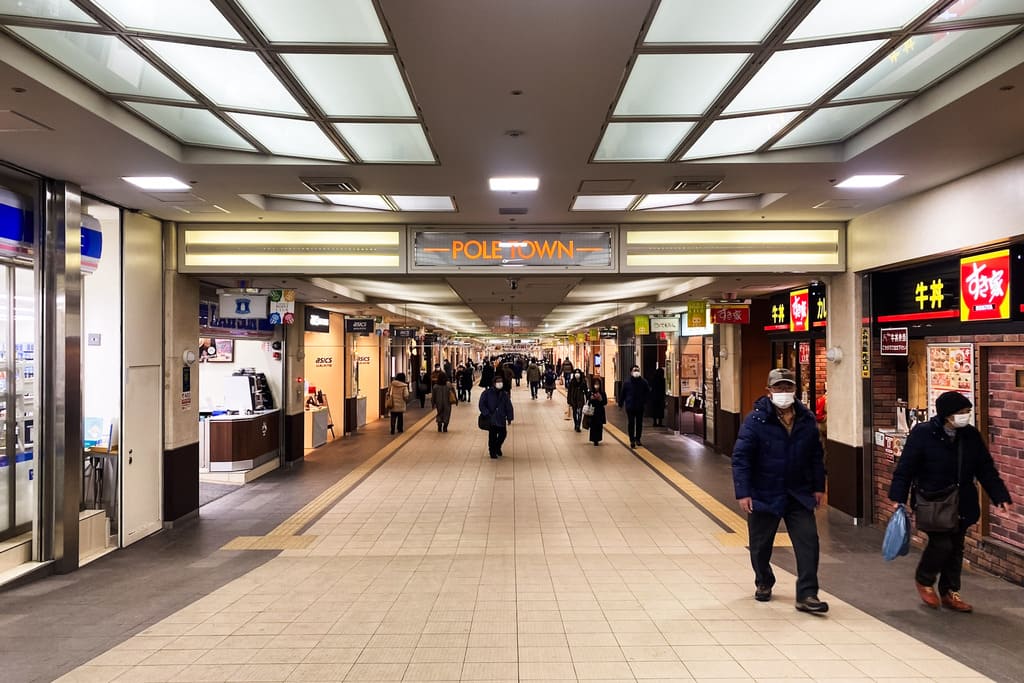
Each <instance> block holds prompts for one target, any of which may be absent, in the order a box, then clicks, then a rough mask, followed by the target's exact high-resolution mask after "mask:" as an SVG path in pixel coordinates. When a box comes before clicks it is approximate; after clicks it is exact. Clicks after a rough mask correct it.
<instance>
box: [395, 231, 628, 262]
mask: <svg viewBox="0 0 1024 683" xmlns="http://www.w3.org/2000/svg"><path fill="white" fill-rule="evenodd" d="M413 264H414V265H415V266H416V267H418V268H451V267H458V268H479V267H484V268H489V267H493V266H495V265H503V266H520V267H523V266H541V267H551V266H558V267H563V268H564V267H567V266H568V267H577V268H602V269H607V268H609V267H611V265H612V233H611V232H609V231H597V230H594V231H580V232H567V231H566V232H517V233H497V232H438V231H434V230H431V231H422V232H417V233H416V234H415V237H414V238H413Z"/></svg>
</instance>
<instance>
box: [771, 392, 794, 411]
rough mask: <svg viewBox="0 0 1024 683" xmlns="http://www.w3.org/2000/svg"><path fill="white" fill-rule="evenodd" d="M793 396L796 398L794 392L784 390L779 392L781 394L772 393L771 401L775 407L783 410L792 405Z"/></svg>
mask: <svg viewBox="0 0 1024 683" xmlns="http://www.w3.org/2000/svg"><path fill="white" fill-rule="evenodd" d="M795 398H796V394H795V393H793V392H785V393H781V394H772V403H774V404H775V406H776V407H778V408H782V409H783V410H785V409H786V408H788V407H790V406H791V405H793V400H794V399H795Z"/></svg>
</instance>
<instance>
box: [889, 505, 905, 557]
mask: <svg viewBox="0 0 1024 683" xmlns="http://www.w3.org/2000/svg"><path fill="white" fill-rule="evenodd" d="M908 552H910V522H909V520H908V519H907V510H906V508H904V507H903V506H902V505H900V506H898V507H897V508H896V511H895V512H893V513H892V517H890V518H889V525H888V526H886V527H885V538H884V539H882V557H884V558H885V560H886V562H888V561H890V560H895V559H896V558H897V557H899V556H900V555H906V554H907V553H908Z"/></svg>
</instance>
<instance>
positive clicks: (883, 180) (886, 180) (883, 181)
mask: <svg viewBox="0 0 1024 683" xmlns="http://www.w3.org/2000/svg"><path fill="white" fill-rule="evenodd" d="M902 177H903V176H901V175H852V176H850V177H849V178H847V179H846V180H844V181H843V182H841V183H839V184H838V185H836V187H843V188H851V187H852V188H864V187H885V186H886V185H888V184H890V183H895V182H896V181H897V180H899V179H900V178H902Z"/></svg>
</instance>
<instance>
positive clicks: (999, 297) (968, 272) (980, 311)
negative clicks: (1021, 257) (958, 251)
mask: <svg viewBox="0 0 1024 683" xmlns="http://www.w3.org/2000/svg"><path fill="white" fill-rule="evenodd" d="M1009 318H1010V250H1009V249H1003V250H1002V251H996V252H991V253H988V254H981V255H979V256H970V257H968V258H964V259H960V320H961V321H963V322H967V321H973V320H1009Z"/></svg>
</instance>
